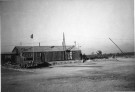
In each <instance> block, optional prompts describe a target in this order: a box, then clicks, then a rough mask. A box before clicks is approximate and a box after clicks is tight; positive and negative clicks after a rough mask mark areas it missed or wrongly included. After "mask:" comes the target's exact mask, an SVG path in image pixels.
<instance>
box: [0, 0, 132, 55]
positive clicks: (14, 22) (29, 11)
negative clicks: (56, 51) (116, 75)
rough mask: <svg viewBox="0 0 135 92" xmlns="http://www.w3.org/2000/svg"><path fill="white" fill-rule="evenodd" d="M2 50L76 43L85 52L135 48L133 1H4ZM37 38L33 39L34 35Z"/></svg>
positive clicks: (0, 3) (114, 51)
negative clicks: (63, 41) (16, 47)
mask: <svg viewBox="0 0 135 92" xmlns="http://www.w3.org/2000/svg"><path fill="white" fill-rule="evenodd" d="M0 6H1V12H0V14H1V52H11V51H12V49H13V48H14V47H15V46H29V45H30V46H32V45H34V46H38V45H39V42H40V45H41V46H62V40H63V32H64V34H65V41H66V45H74V44H75V43H74V42H75V41H76V46H77V47H78V48H79V49H81V50H82V53H85V54H91V53H92V52H94V53H96V51H97V50H101V51H102V52H103V53H120V51H119V49H118V48H117V47H116V46H115V45H114V44H113V43H112V42H111V41H110V40H109V38H111V39H112V40H113V41H114V42H115V43H116V44H117V45H118V46H119V47H120V48H121V49H122V51H123V52H131V51H134V1H133V0H10V1H1V2H0ZM31 34H33V36H34V38H33V39H31V38H30V35H31Z"/></svg>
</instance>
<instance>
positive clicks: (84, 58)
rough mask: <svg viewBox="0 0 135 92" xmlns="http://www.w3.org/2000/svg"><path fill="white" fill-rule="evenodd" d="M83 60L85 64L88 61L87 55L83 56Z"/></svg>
mask: <svg viewBox="0 0 135 92" xmlns="http://www.w3.org/2000/svg"><path fill="white" fill-rule="evenodd" d="M82 58H83V63H84V62H85V61H86V59H87V57H86V55H85V54H83V56H82Z"/></svg>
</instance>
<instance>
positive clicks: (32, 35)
mask: <svg viewBox="0 0 135 92" xmlns="http://www.w3.org/2000/svg"><path fill="white" fill-rule="evenodd" d="M30 38H31V39H32V47H33V61H32V63H33V62H34V39H33V38H34V37H33V34H31V36H30Z"/></svg>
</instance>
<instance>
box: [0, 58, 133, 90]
mask: <svg viewBox="0 0 135 92" xmlns="http://www.w3.org/2000/svg"><path fill="white" fill-rule="evenodd" d="M134 70H135V60H134V58H118V61H117V60H111V61H109V60H96V61H86V62H85V63H75V64H65V65H56V66H53V67H52V68H40V69H39V68H38V69H23V70H13V69H5V68H2V69H1V81H2V83H1V91H2V92H104V91H135V72H134Z"/></svg>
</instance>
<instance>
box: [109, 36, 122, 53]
mask: <svg viewBox="0 0 135 92" xmlns="http://www.w3.org/2000/svg"><path fill="white" fill-rule="evenodd" d="M109 39H110V40H111V41H112V39H111V38H109ZM112 42H113V41H112ZM113 43H114V42H113ZM114 44H115V46H116V47H117V48H118V49H119V50H120V51H121V53H122V54H124V53H123V51H122V50H121V49H120V48H119V46H118V45H117V44H116V43H114Z"/></svg>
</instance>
